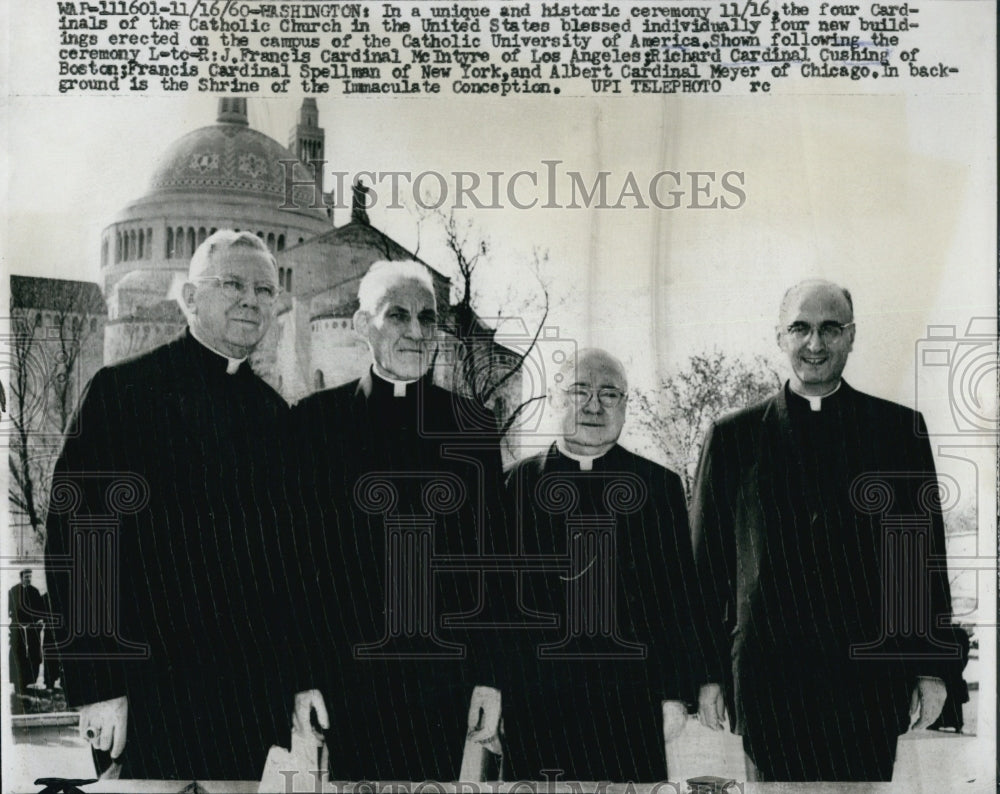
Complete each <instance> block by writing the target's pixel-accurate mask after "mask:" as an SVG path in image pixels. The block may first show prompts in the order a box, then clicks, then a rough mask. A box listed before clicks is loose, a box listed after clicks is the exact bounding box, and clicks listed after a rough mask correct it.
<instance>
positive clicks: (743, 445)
mask: <svg viewBox="0 0 1000 794" xmlns="http://www.w3.org/2000/svg"><path fill="white" fill-rule="evenodd" d="M934 482H935V473H934V461H933V457H932V455H931V449H930V444H929V443H928V440H927V438H926V428H925V426H924V423H923V419H922V418H921V417H920V415H919V414H917V413H915V412H914V411H911V410H909V409H907V408H904V407H902V406H900V405H897V404H895V403H891V402H887V401H885V400H880V399H877V398H875V397H870V396H868V395H865V394H861V393H859V392H857V391H855V390H854V389H852V388H850V387H849V386H848V385H847V384H846V383H844V384H842V385H841V388H840V390H839V391H838V392H837V393H835V394H834V395H832V396H830V397H827V398H825V399H824V400H823V403H822V410H821V411H819V412H812V411H810V409H809V406H808V402H807V401H805V400H804V399H802V398H800V397H798V396H796V395H793V394H791V393H790V392H789V391H788V389H787V386H786V388H785V390H783V391H781V392H779V393H778V394H775V395H774V396H773V397H771V398H769V399H768V400H766V401H764V402H763V403H761V404H759V405H756V406H754V407H752V408H749V409H746V410H744V411H741V412H739V413H736V414H733V415H731V416H729V417H726V418H725V419H722V420H721V421H719V422H717V423H716V424H715V425H714V426H713V427H712V428H711V430H710V431H709V433H708V436H707V438H706V441H705V445H704V448H703V450H702V457H701V461H700V463H699V467H698V474H697V484H696V488H695V494H694V499H693V501H692V509H691V519H692V525H693V533H694V550H695V557H696V561H697V566H698V574H699V579H700V580H701V581H702V583H703V584H705V585H711V586H712V588H710V589H712V590H713V591H714V593H715V595H716V598H715V605H716V612H715V614H716V615H717V616H718V618H717V621H716V637H717V647H718V653H719V655H720V660H721V661H722V663H723V664H725V665H726V667H728V668H729V670H730V671H731V681H729V682H728V686H727V693H728V699H729V708H730V714H735V726H734V727H735V730H736V732H737V733H740V734H742V735H743V736H744V744H745V745H746V747H747V749H748V752H749V753H750V755H751V757H752V758H753V759H754V761H755V762H756V763H757V765H758V767H760V768H761V770H762V772H763V773H764V774H765V775H766V776H768V777H772V778H776V779H789V780H803V779H806V780H808V779H826V780H850V779H855V780H858V779H860V780H865V779H880V778H882V777H884V776H885V774H886V770H888V774H890V775H891V770H892V759H893V758H894V755H895V743H896V736H897V734H899V733H902V732H904V731H905V730H906V729H907V726H908V707H909V702H910V700H909V698H910V691H911V689H912V686H913V684H914V683H915V680H916V676H917V675H939V674H940V673H941V671H942V665H943V664H944V663H945V659H946V658H947V656H948V655H949V654H951V653H952V652H954V651H957V649H955V648H953V647H951V646H949V645H947V644H946V643H944V642H943V641H940V640H936V639H935V638H934V637H933V631H932V630H929V628H928V627H929V626H931V625H932V623H933V621H934V620H944V621H947V619H948V617H949V615H950V595H949V588H948V580H947V573H946V572H944V571H941V570H940V569H938V570H937V571H934V570H932V569H931V568H930V566H929V564H928V563H927V562H926V560H920V559H908V558H903V557H897V556H894V555H895V554H898V548H899V547H895V546H894V545H893V544H895V543H897V542H898V543H900V544H904V546H905V547H906V548H920V549H923V550H924V551H925V552H926V553H928V554H929V555H931V556H938V557H939V559H943V557H944V531H943V523H942V519H941V513H940V509H939V508H938V506H937V505H936V503H935V501H934V498H933V496H932V495H931V491H930V488H931V486H932V485H933V484H934ZM887 494H891V496H886V495H887ZM883 497H885V499H883ZM900 516H905V517H908V519H906V520H904V521H903V522H901V523H894V521H895V520H896V518H897V517H900ZM910 543H914V544H916V545H915V546H913V547H910V546H909V545H908V544H910ZM893 548H896V549H897V551H896V552H894V554H889V553H887V549H890V550H891V549H893ZM902 559H907V561H906V563H905V566H904V568H903V569H902V570H898V569H896V568H894V567H893V566H894V565H896V563H895V562H893V561H894V560H896V561H899V560H902ZM904 582H905V583H907V584H908V585H909V587H908V588H904V587H903V586H902V584H903V583H904ZM903 592H909V593H910V594H911V595H910V598H909V599H908V601H907V602H906V603H905V604H903V603H902V602H901V601H897V595H898V594H900V593H903ZM915 592H918V593H920V594H921V595H920V597H919V599H918V597H917V596H915V595H913V593H915ZM901 609H903V610H905V611H906V613H907V615H908V616H909V617H908V618H907V619H908V620H915V621H917V622H916V623H915V624H914V628H913V630H911V631H909V632H907V634H908V636H903V632H900V631H897V632H891V631H890V632H887V634H886V636H885V637H884V638H883V626H884V625H886V624H885V621H884V615H883V613H884V612H886V611H888V612H889V613H890V616H891V617H893V618H894V619H896V620H899V619H900V617H901V612H900V610H901ZM897 625H900V626H901V625H902V624H897ZM880 638H881V639H880Z"/></svg>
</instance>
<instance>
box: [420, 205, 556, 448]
mask: <svg viewBox="0 0 1000 794" xmlns="http://www.w3.org/2000/svg"><path fill="white" fill-rule="evenodd" d="M417 214H418V218H419V221H418V240H419V237H420V235H419V230H420V226H421V225H423V224H425V223H426V222H428V221H431V222H434V223H436V224H437V225H438V226H439V228H440V231H441V234H442V237H443V244H444V247H445V249H446V251H447V252H448V257H449V260H450V261H449V262H448V267H449V270H450V271H451V272H450V275H451V281H452V294H451V299H450V306H449V311H448V312H447V314H446V315H444V316H443V317H442V320H441V328H442V330H443V331H444V332H445V333H446V334H447V335H448V336H449V337H451V338H452V339H453V340H454V342H455V345H456V350H455V357H454V358H455V361H454V364H455V373H456V376H457V377H456V386H457V387H458V388H460V390H461V391H462V392H464V393H466V394H467V395H468V396H470V397H472V398H473V399H474V400H476V401H477V402H478V403H479V404H480V405H483V406H485V407H487V408H489V409H490V410H492V411H493V413H494V415H495V416H496V417H497V420H498V423H499V428H500V432H501V434H503V435H504V436H508V433H509V431H511V429H512V428H514V426H515V425H516V423H517V422H518V420H519V419H520V418H521V416H522V415H523V414H524V412H525V410H526V409H527V408H528V407H529V406H530V405H532V404H533V403H534V402H535V401H537V400H538V399H541V398H540V397H532V398H529V399H528V400H522V399H521V394H520V388H519V386H520V379H519V377H518V376H519V373H521V372H522V370H523V368H524V365H525V361H526V360H527V359H528V358H529V357H530V356H531V355H532V354H533V352H534V351H535V349H536V345H537V343H538V340H539V337H540V336H541V334H542V332H543V330H544V328H545V324H546V322H547V321H548V317H549V310H550V292H549V285H548V281H547V279H546V276H545V269H546V266H547V264H548V253H547V252H545V251H541V250H539V249H534V250H533V251H532V254H531V259H530V261H529V262H527V263H526V264H524V265H522V269H523V272H524V275H525V276H526V278H524V279H516V281H517V283H518V285H519V289H517V290H514V289H512V288H510V287H509V288H508V292H507V294H506V295H505V296H504V297H503V299H502V300H500V301H499V302H498V304H499V305H498V308H497V309H496V311H495V315H494V316H492V317H490V318H489V319H488V321H484V320H483V318H482V317H483V315H482V313H481V312H480V311H479V308H480V306H481V304H482V302H483V297H484V296H483V295H482V294H481V292H480V284H481V282H482V280H483V279H482V275H481V274H482V273H483V272H484V269H488V268H490V267H491V266H492V262H493V260H492V255H493V254H494V251H493V246H492V245H491V243H490V241H489V239H488V238H486V237H485V236H483V235H482V234H481V233H480V231H479V230H478V228H477V227H476V225H475V222H474V221H473V220H471V219H465V220H460V219H459V218H458V217H457V216H456V215H455V211H454V210H453V209H452V210H450V211H449V212H447V213H445V212H443V211H441V210H417ZM505 269H506V270H507V271H510V270H513V269H514V268H513V267H512V263H509V262H508V263H506V264H505ZM509 440H510V439H509V437H508V441H509ZM509 449H510V445H509V444H508V450H509Z"/></svg>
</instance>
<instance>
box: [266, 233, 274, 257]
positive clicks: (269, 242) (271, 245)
mask: <svg viewBox="0 0 1000 794" xmlns="http://www.w3.org/2000/svg"><path fill="white" fill-rule="evenodd" d="M267 250H268V251H270V252H271V253H272V254H273V253H274V232H269V233H268V235H267Z"/></svg>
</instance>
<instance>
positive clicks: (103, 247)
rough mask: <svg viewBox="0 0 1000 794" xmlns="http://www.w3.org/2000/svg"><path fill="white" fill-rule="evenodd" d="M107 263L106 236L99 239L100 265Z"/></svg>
mask: <svg viewBox="0 0 1000 794" xmlns="http://www.w3.org/2000/svg"><path fill="white" fill-rule="evenodd" d="M107 264H108V238H107V237H105V238H104V239H103V240H101V267H104V266H105V265H107Z"/></svg>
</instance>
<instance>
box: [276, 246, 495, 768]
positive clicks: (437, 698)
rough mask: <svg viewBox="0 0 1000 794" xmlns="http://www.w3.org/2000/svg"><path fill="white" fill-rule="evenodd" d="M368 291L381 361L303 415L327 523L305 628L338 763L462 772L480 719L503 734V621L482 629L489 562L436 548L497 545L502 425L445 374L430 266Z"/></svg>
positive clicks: (320, 533)
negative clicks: (497, 670) (438, 379)
mask: <svg viewBox="0 0 1000 794" xmlns="http://www.w3.org/2000/svg"><path fill="white" fill-rule="evenodd" d="M358 302H359V308H358V311H357V312H356V314H355V315H354V328H355V330H356V332H357V333H358V335H359V336H360V337H361V338H362V339H364V340H365V341H366V342H367V343H368V346H369V348H370V350H371V354H372V364H371V367H370V369H369V370H368V372H366V373H365V375H364V376H363V377H362V378H361V379H360V380H356V381H353V382H351V383H347V384H345V385H342V386H339V387H336V388H332V389H328V390H326V391H323V392H319V393H317V394H314V395H312V396H311V397H309V398H307V399H306V400H304V401H303V402H302V403H300V404H299V405H298V406H296V408H295V410H294V412H293V420H294V422H295V425H296V429H297V435H298V437H299V438H300V441H299V444H298V446H299V448H300V450H301V460H300V465H301V472H302V474H301V478H302V479H301V485H300V486H299V487H298V488H297V489H296V490H297V492H299V493H301V494H302V495H303V500H304V505H305V508H306V514H307V519H306V520H307V521H308V523H309V525H310V527H311V533H310V539H311V546H310V547H309V548H308V549H306V550H304V552H303V553H304V554H306V555H307V556H308V557H309V558H310V559H311V560H313V562H314V563H315V566H316V570H317V573H316V579H315V584H316V586H317V588H316V590H315V591H314V592H313V594H308V593H307V594H306V595H304V596H303V600H304V601H305V602H307V603H310V604H311V605H312V606H311V608H310V610H309V615H308V616H307V618H308V620H307V623H306V624H305V625H303V627H302V631H303V633H304V634H306V635H311V636H312V638H313V639H312V640H309V641H307V642H308V643H309V644H310V647H311V649H312V650H311V659H310V661H311V662H312V664H313V666H314V670H315V674H316V675H317V676H318V677H321V678H322V679H323V681H324V682H325V686H324V695H325V698H326V702H327V704H328V708H329V711H330V716H331V725H330V731H329V734H328V740H327V747H328V749H329V762H330V775H331V777H332V778H335V779H348V780H356V779H378V780H425V779H432V780H454V779H456V777H457V775H458V771H459V766H460V762H461V759H462V751H463V747H464V744H465V740H466V735H467V733H468V732H469V726H468V725H467V719H469V720H471V726H472V727H475V728H477V730H475V731H473V733H472V737H473V738H474V739H475V740H481V741H482V742H484V743H485V742H488V741H490V740H493V739H494V738H495V736H496V733H497V729H498V720H499V710H500V693H499V690H498V688H497V686H498V684H499V682H498V680H497V676H496V675H495V674H494V672H493V669H492V664H493V659H492V653H491V652H490V650H489V648H488V645H489V642H488V641H486V640H484V638H486V637H488V636H489V632H488V630H486V631H485V632H483V631H480V632H479V633H478V634H477V632H476V631H475V630H472V629H470V628H468V627H469V625H470V624H471V623H473V622H482V621H481V620H480V621H477V615H479V613H480V612H481V610H482V608H483V607H484V601H483V595H482V593H481V592H480V591H481V589H482V579H481V578H480V575H479V573H478V572H477V571H475V570H471V568H474V565H470V566H469V567H470V570H466V571H463V570H454V568H453V569H452V570H450V571H445V570H440V569H438V570H435V571H433V572H432V571H431V564H432V561H431V558H432V556H433V557H434V558H436V559H438V560H440V559H442V558H444V557H448V556H450V557H451V562H452V564H453V566H455V565H457V566H458V567H459V568H461V567H462V565H463V560H466V561H468V560H469V558H471V557H474V556H476V555H480V554H484V553H492V551H493V549H492V542H493V541H492V528H493V527H494V526H495V525H496V524H497V522H500V521H502V515H501V513H502V509H501V506H500V493H501V489H502V472H501V460H500V449H499V439H498V437H497V431H496V423H495V421H494V419H493V417H492V415H490V414H489V413H488V412H486V411H485V410H483V409H482V408H481V407H480V406H479V405H478V404H476V403H475V402H473V401H472V400H470V399H467V398H464V397H461V396H459V395H456V394H453V393H451V392H448V391H446V390H444V389H442V388H440V387H438V386H436V385H435V384H434V383H433V370H432V369H431V368H430V365H431V361H432V356H433V354H434V351H435V344H436V337H437V311H436V298H435V293H434V285H433V282H432V280H431V277H430V275H429V273H428V271H427V269H426V268H425V267H424V266H423V265H421V264H420V263H418V262H412V261H411V262H378V263H375V264H374V265H372V267H371V268H370V269H369V271H368V273H367V274H366V275H365V277H364V278H363V279H362V281H361V283H360V285H359V290H358ZM435 565H436V563H435ZM470 696H471V706H470Z"/></svg>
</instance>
